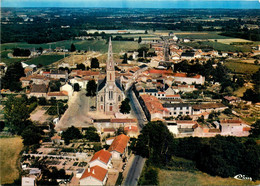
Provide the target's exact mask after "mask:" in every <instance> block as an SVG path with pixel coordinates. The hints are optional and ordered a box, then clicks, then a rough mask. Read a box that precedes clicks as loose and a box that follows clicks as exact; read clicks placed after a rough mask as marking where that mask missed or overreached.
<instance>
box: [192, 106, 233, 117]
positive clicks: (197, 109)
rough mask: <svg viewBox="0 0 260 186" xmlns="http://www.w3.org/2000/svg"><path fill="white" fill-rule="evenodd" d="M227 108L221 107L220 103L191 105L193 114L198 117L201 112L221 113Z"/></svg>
mask: <svg viewBox="0 0 260 186" xmlns="http://www.w3.org/2000/svg"><path fill="white" fill-rule="evenodd" d="M226 108H228V107H227V106H225V105H223V104H222V103H207V104H200V105H193V106H192V109H193V114H194V115H199V114H201V113H203V112H208V113H211V112H212V111H215V112H218V111H223V110H225V109H226Z"/></svg>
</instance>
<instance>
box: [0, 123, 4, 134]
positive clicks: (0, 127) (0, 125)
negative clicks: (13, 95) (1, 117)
mask: <svg viewBox="0 0 260 186" xmlns="http://www.w3.org/2000/svg"><path fill="white" fill-rule="evenodd" d="M4 128H5V122H4V121H0V132H2V131H3V130H4Z"/></svg>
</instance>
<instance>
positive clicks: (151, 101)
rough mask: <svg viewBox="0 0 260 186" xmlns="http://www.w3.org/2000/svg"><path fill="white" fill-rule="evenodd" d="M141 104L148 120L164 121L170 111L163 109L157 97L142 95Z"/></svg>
mask: <svg viewBox="0 0 260 186" xmlns="http://www.w3.org/2000/svg"><path fill="white" fill-rule="evenodd" d="M140 97H141V99H140V100H139V101H140V104H141V106H142V107H143V110H144V112H145V114H146V116H147V118H148V120H158V119H159V120H162V119H163V117H164V116H165V115H167V112H168V110H167V109H166V108H164V107H163V105H162V103H161V102H160V101H159V100H158V98H156V97H155V96H151V95H146V94H144V95H141V96H140Z"/></svg>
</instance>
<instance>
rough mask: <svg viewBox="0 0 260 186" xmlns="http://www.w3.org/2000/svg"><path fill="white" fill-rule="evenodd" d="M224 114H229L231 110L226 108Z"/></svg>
mask: <svg viewBox="0 0 260 186" xmlns="http://www.w3.org/2000/svg"><path fill="white" fill-rule="evenodd" d="M223 113H224V114H226V115H231V114H232V110H231V109H230V108H227V109H225V110H224V111H223Z"/></svg>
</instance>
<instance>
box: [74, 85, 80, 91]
mask: <svg viewBox="0 0 260 186" xmlns="http://www.w3.org/2000/svg"><path fill="white" fill-rule="evenodd" d="M73 87H74V91H76V92H78V91H79V89H80V87H79V84H78V83H75V84H74V86H73Z"/></svg>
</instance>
